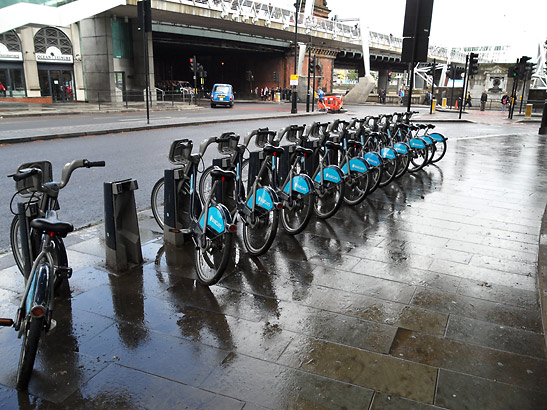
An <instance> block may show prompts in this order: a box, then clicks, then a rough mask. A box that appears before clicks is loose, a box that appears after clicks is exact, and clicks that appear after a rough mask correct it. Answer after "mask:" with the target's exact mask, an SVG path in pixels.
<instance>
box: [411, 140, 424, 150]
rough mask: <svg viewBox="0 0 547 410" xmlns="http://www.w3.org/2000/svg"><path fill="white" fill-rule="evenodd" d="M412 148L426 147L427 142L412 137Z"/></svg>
mask: <svg viewBox="0 0 547 410" xmlns="http://www.w3.org/2000/svg"><path fill="white" fill-rule="evenodd" d="M410 148H425V144H424V142H423V141H422V140H419V139H416V138H412V139H411V140H410Z"/></svg>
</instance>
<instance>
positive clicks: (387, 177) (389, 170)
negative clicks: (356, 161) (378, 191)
mask: <svg viewBox="0 0 547 410" xmlns="http://www.w3.org/2000/svg"><path fill="white" fill-rule="evenodd" d="M382 167H383V169H382V175H381V176H380V182H379V183H378V185H379V186H381V187H384V186H386V185H388V184H389V183H390V182H391V181H393V180H394V179H395V175H397V158H394V159H389V158H384V159H383V165H382Z"/></svg>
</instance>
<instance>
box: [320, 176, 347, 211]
mask: <svg viewBox="0 0 547 410" xmlns="http://www.w3.org/2000/svg"><path fill="white" fill-rule="evenodd" d="M344 188H345V184H344V183H343V182H332V181H323V187H322V188H321V187H319V188H316V190H315V201H314V202H313V211H314V212H315V215H317V217H318V218H321V219H328V218H330V217H331V216H333V215H334V214H335V213H336V212H337V211H338V209H340V206H341V205H342V202H344Z"/></svg>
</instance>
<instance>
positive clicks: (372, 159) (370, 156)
mask: <svg viewBox="0 0 547 410" xmlns="http://www.w3.org/2000/svg"><path fill="white" fill-rule="evenodd" d="M365 161H367V164H369V165H370V166H371V167H379V166H380V165H382V159H381V158H380V156H379V155H378V154H377V153H376V152H367V153H366V154H365Z"/></svg>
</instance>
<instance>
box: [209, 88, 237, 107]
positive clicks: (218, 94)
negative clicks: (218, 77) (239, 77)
mask: <svg viewBox="0 0 547 410" xmlns="http://www.w3.org/2000/svg"><path fill="white" fill-rule="evenodd" d="M217 105H227V106H228V107H230V108H232V107H233V106H234V91H233V89H232V86H231V85H230V84H215V85H213V90H212V91H211V108H214V107H215V106H217Z"/></svg>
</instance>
